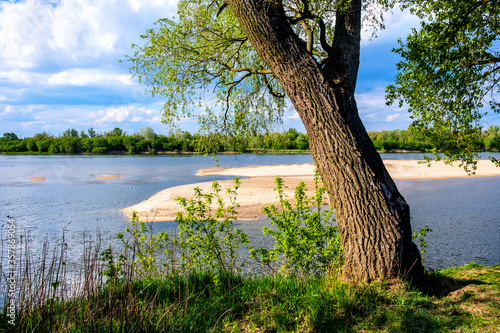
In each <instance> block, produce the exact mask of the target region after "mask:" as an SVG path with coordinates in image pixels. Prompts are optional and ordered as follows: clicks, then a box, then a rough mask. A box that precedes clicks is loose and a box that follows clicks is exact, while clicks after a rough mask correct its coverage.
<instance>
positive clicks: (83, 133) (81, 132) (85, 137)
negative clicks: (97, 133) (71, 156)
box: [80, 131, 89, 139]
mask: <svg viewBox="0 0 500 333" xmlns="http://www.w3.org/2000/svg"><path fill="white" fill-rule="evenodd" d="M88 137H89V136H88V134H87V133H85V131H80V138H82V139H87V138H88Z"/></svg>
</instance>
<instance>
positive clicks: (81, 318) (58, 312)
mask: <svg viewBox="0 0 500 333" xmlns="http://www.w3.org/2000/svg"><path fill="white" fill-rule="evenodd" d="M427 279H428V280H427V281H425V283H426V285H427V286H428V285H429V284H432V285H433V287H432V288H425V289H423V290H424V291H422V290H419V286H418V284H417V283H415V284H413V285H410V284H409V283H403V282H400V281H385V282H378V283H371V284H367V285H351V284H347V283H344V282H341V281H340V280H339V279H338V278H337V276H336V275H327V276H323V277H314V278H308V279H299V278H294V277H284V276H275V277H270V276H265V277H252V278H251V277H243V276H240V275H233V274H229V273H221V274H219V275H217V276H216V275H215V274H213V273H210V272H194V273H191V274H189V275H187V276H167V277H161V278H145V279H139V280H134V281H131V282H126V281H115V282H108V283H107V284H106V285H104V286H103V287H101V288H98V289H97V290H95V291H94V292H93V293H91V294H89V295H88V296H87V297H80V298H76V299H71V300H67V301H64V302H58V301H55V300H52V301H50V302H47V303H46V304H45V305H43V306H41V307H37V308H35V309H33V310H31V311H29V312H27V313H24V314H20V315H18V317H17V318H16V325H15V326H12V325H10V324H8V322H7V319H8V318H5V317H3V318H2V320H1V324H0V328H1V329H2V330H3V331H5V332H498V331H500V306H499V305H500V304H499V300H500V284H499V283H500V265H497V266H494V267H484V266H480V265H477V264H469V265H466V266H464V267H457V268H450V269H447V270H443V271H440V272H433V273H429V275H428V276H427ZM429 281H432V283H429ZM438 286H441V287H438ZM429 292H430V294H429ZM2 316H3V315H2Z"/></svg>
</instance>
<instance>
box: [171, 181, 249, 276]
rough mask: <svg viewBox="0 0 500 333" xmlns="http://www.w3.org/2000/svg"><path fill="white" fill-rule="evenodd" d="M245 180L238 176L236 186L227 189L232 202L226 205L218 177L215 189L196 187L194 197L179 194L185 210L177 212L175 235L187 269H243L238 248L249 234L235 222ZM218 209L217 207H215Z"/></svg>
mask: <svg viewBox="0 0 500 333" xmlns="http://www.w3.org/2000/svg"><path fill="white" fill-rule="evenodd" d="M240 184H241V182H240V180H239V178H235V179H234V187H232V188H228V189H226V191H227V194H228V196H229V200H230V204H229V205H228V206H227V207H226V206H225V205H224V201H223V199H222V198H221V196H220V191H221V187H220V185H219V183H217V182H216V181H214V182H213V184H212V191H213V192H209V193H202V191H201V189H200V188H195V195H194V198H192V199H190V200H187V199H186V198H178V199H177V202H178V203H179V205H180V206H181V207H182V208H183V209H184V210H185V212H186V214H185V215H184V214H183V213H182V212H178V213H177V217H176V221H177V222H178V223H179V225H178V228H179V235H178V237H177V238H175V239H173V240H172V241H173V243H174V244H175V245H178V247H179V250H180V251H181V257H180V266H181V268H183V269H184V270H192V269H194V270H197V269H208V270H221V271H233V272H237V271H239V270H240V265H238V264H237V262H236V259H237V257H238V249H239V247H240V246H242V245H245V244H246V243H248V238H247V235H246V234H245V233H244V232H243V231H241V229H239V228H236V227H234V226H233V221H235V220H236V216H237V211H236V209H237V208H238V207H239V204H238V203H237V202H236V195H237V190H238V188H239V186H240ZM214 209H215V211H214Z"/></svg>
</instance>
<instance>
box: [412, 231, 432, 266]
mask: <svg viewBox="0 0 500 333" xmlns="http://www.w3.org/2000/svg"><path fill="white" fill-rule="evenodd" d="M429 232H432V229H431V228H429V227H428V226H424V227H422V228H421V229H420V231H419V232H414V233H413V234H412V237H411V238H412V239H417V241H418V246H419V247H420V255H421V256H422V262H423V259H424V254H425V250H426V249H427V245H429V243H427V240H426V239H425V238H426V237H427V234H428V233H429Z"/></svg>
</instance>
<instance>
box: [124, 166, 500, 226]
mask: <svg viewBox="0 0 500 333" xmlns="http://www.w3.org/2000/svg"><path fill="white" fill-rule="evenodd" d="M384 163H385V165H386V167H387V170H388V171H389V173H390V174H391V176H392V177H393V179H395V180H403V179H407V180H417V179H443V178H458V177H493V176H500V168H498V167H496V166H495V165H494V164H493V163H491V162H490V161H488V160H480V161H478V167H477V170H476V174H475V175H471V176H469V175H467V173H466V172H465V171H464V170H463V169H462V168H460V167H458V165H454V166H450V165H446V164H444V163H443V162H432V167H428V166H427V165H426V164H419V163H418V161H416V160H384ZM314 169H315V166H314V164H292V165H271V166H251V167H243V168H211V169H202V170H199V171H198V173H197V175H198V176H208V175H224V176H235V177H236V176H239V177H250V178H246V179H242V180H241V186H240V188H239V190H238V202H239V203H240V208H239V209H238V219H239V220H253V219H257V218H259V217H260V216H262V213H261V208H262V206H263V205H265V204H277V203H278V202H279V201H278V199H277V198H276V192H275V191H274V188H275V184H274V179H275V178H276V176H278V175H279V176H280V177H282V178H283V179H284V180H285V184H286V186H288V188H287V189H286V191H285V193H286V194H287V195H288V196H289V197H291V198H293V191H294V189H295V187H296V186H297V185H298V184H299V182H300V181H302V180H303V181H304V182H305V183H306V184H307V186H308V188H309V189H310V190H313V189H314V182H313V172H314ZM219 184H220V185H221V186H222V188H227V187H230V186H232V185H233V181H232V180H221V181H219ZM211 186H212V183H211V182H205V183H195V184H189V185H182V186H176V187H171V188H168V189H166V190H163V191H161V192H159V193H157V194H155V195H154V196H152V197H151V198H149V199H147V200H145V201H143V202H141V203H139V204H137V205H134V206H131V207H127V208H124V209H123V211H124V212H125V213H127V214H130V213H131V212H132V211H136V212H137V214H138V216H139V218H140V219H141V220H142V221H172V220H174V219H175V214H176V213H177V212H178V211H180V207H179V205H178V204H177V202H176V201H175V199H176V198H178V197H185V198H191V197H192V196H193V189H194V188H195V187H199V188H200V189H201V190H202V192H203V193H206V192H208V191H210V190H211ZM223 192H224V193H225V191H221V193H223ZM226 202H227V201H226Z"/></svg>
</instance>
